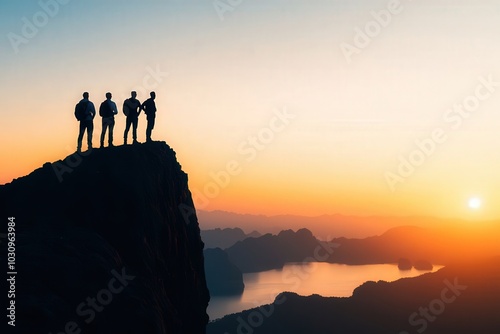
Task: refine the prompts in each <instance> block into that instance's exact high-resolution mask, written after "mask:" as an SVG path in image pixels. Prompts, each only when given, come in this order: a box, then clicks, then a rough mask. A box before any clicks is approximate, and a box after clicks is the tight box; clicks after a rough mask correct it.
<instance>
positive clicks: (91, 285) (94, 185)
mask: <svg viewBox="0 0 500 334" xmlns="http://www.w3.org/2000/svg"><path fill="white" fill-rule="evenodd" d="M0 202H1V203H2V209H1V216H2V217H15V221H16V244H17V253H16V266H17V271H18V276H17V281H16V292H17V293H16V305H17V309H16V312H17V319H18V320H17V324H16V327H15V328H12V329H14V330H15V331H14V332H15V333H60V332H68V331H70V332H75V333H76V332H79V331H78V330H81V333H121V334H124V333H134V334H136V333H158V334H165V333H205V328H206V324H207V322H208V315H207V313H206V307H207V305H208V301H209V293H208V290H207V286H206V281H205V273H204V261H203V247H204V245H203V242H202V241H201V238H200V229H199V226H198V222H197V217H196V214H195V212H194V210H193V209H192V208H193V201H192V198H191V193H190V191H189V189H188V186H187V175H186V174H185V173H184V172H183V171H182V170H181V166H180V165H179V163H178V162H177V160H176V157H175V152H174V151H173V150H172V149H171V148H170V147H169V146H168V145H167V144H166V143H164V142H152V143H148V144H142V145H133V146H120V147H114V148H106V149H94V150H93V151H91V152H87V153H85V155H83V154H76V153H75V154H73V155H71V156H69V157H67V158H66V159H64V160H61V161H57V162H54V163H46V164H45V165H44V166H43V167H42V168H40V169H37V170H35V171H34V172H32V173H31V174H30V175H28V176H26V177H22V178H19V179H16V180H14V181H13V182H12V183H9V184H7V185H3V186H0ZM6 232H7V231H6V225H5V224H2V230H1V233H6ZM4 241H5V240H4V239H2V243H1V247H2V251H1V254H2V263H4V264H5V261H6V260H5V254H7V251H6V243H5V242H4ZM2 282H3V283H2V284H3V285H2V291H7V287H5V286H4V284H6V282H5V280H2ZM68 328H69V329H68Z"/></svg>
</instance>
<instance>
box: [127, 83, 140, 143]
mask: <svg viewBox="0 0 500 334" xmlns="http://www.w3.org/2000/svg"><path fill="white" fill-rule="evenodd" d="M130 95H131V97H130V98H129V99H126V100H125V102H123V113H124V114H125V116H127V125H126V126H125V133H124V134H123V139H124V140H123V144H124V145H127V137H128V130H130V125H132V139H133V140H134V141H133V143H134V144H138V143H139V142H138V141H137V125H138V123H139V115H140V113H141V102H139V100H137V99H136V97H137V93H136V92H131V93H130Z"/></svg>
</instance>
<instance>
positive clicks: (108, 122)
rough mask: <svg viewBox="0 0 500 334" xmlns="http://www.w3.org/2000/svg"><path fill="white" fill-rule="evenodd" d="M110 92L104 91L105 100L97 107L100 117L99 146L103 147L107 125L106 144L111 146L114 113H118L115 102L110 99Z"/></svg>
mask: <svg viewBox="0 0 500 334" xmlns="http://www.w3.org/2000/svg"><path fill="white" fill-rule="evenodd" d="M111 97H112V95H111V93H106V101H104V102H103V103H101V106H100V107H99V115H100V116H101V117H102V132H101V148H103V147H104V137H105V136H106V130H107V129H108V127H109V135H108V144H109V147H112V146H113V129H114V127H115V115H116V114H118V108H116V103H114V102H113V101H111Z"/></svg>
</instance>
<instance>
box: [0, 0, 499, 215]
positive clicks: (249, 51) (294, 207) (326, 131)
mask: <svg viewBox="0 0 500 334" xmlns="http://www.w3.org/2000/svg"><path fill="white" fill-rule="evenodd" d="M54 1H55V0H42V1H41V3H52V4H53V3H54ZM60 1H61V2H65V3H66V2H67V4H63V5H59V8H58V9H57V13H55V15H53V17H49V19H48V20H46V21H47V22H43V19H44V14H40V13H41V11H43V9H42V6H41V5H40V2H38V1H24V0H23V1H2V2H1V3H0V31H1V33H2V39H1V40H0V62H1V64H2V71H1V73H2V75H1V76H0V91H1V92H2V95H3V97H4V99H3V101H4V103H3V104H2V110H1V114H2V122H0V142H1V144H0V161H1V163H0V183H2V184H3V183H7V182H10V181H11V180H12V179H13V178H16V177H20V176H23V175H26V174H27V173H29V172H30V171H31V170H33V169H34V168H37V167H40V166H41V165H42V164H43V163H44V162H46V161H55V160H57V159H60V158H62V157H65V156H66V155H68V154H70V153H71V152H73V151H74V150H75V148H76V137H77V132H78V124H77V122H76V120H75V119H74V116H73V110H74V105H75V104H76V102H77V101H78V100H79V99H80V98H81V94H82V92H83V91H89V92H90V97H91V100H92V101H93V102H94V103H95V104H96V105H98V104H100V102H101V101H102V100H104V94H105V93H106V92H107V91H111V92H112V93H113V94H114V100H115V101H116V102H117V104H118V106H119V107H120V113H121V105H122V103H123V100H124V98H127V97H128V95H129V92H130V91H131V90H132V89H136V90H137V91H138V93H139V96H138V98H139V100H141V101H143V100H144V99H145V98H146V97H147V96H146V94H147V93H148V92H149V91H150V90H151V89H154V90H155V91H156V92H157V105H158V109H159V111H158V116H157V128H156V129H155V131H154V133H153V138H154V139H156V140H165V141H167V143H168V144H169V145H171V146H172V147H173V148H174V149H175V151H176V152H177V157H178V159H179V161H180V163H181V164H182V166H183V169H184V170H185V171H186V172H187V173H188V174H189V182H190V188H191V190H192V192H193V194H194V197H195V201H196V204H197V208H199V209H207V210H215V209H221V210H227V211H235V212H240V213H262V214H301V215H321V214H332V213H342V214H353V215H378V214H384V215H417V214H418V215H433V216H440V217H459V218H467V219H475V218H477V219H479V218H480V219H493V218H495V219H496V218H500V205H498V201H499V199H500V196H499V194H498V191H499V190H498V189H500V175H499V172H498V170H499V167H500V131H499V127H500V85H498V86H496V87H495V86H493V88H492V87H490V89H491V91H488V88H485V87H482V88H480V90H479V91H480V92H481V94H482V95H481V96H484V95H485V94H486V93H488V92H489V93H490V94H487V95H488V97H487V98H483V99H482V101H480V104H479V106H478V107H477V108H473V111H472V112H470V114H469V115H468V116H467V117H465V116H464V117H462V116H460V118H457V117H458V115H459V114H457V113H451V112H452V111H453V109H452V108H453V107H454V105H458V104H461V103H463V102H464V101H468V102H471V101H472V102H471V103H473V102H474V99H473V98H471V97H473V96H474V95H475V94H476V88H477V87H478V85H481V80H480V79H479V78H484V80H487V79H488V78H490V80H492V81H494V82H496V81H498V82H500V42H499V40H500V37H499V32H500V3H499V2H498V1H493V0H491V1H488V0H478V1H474V2H472V1H460V0H458V1H453V2H451V1H439V0H432V1H431V0H420V1H410V0H402V1H401V2H400V5H399V6H397V7H391V5H390V3H392V1H379V0H369V1H368V0H343V1H339V0H330V1H326V0H324V1H320V0H318V1H314V2H312V1H307V0H286V1H285V0H266V1H254V0H253V1H250V0H242V1H240V2H239V4H238V1H235V0H233V1H232V3H233V4H235V6H234V8H231V9H232V10H228V11H225V12H224V13H222V14H221V13H218V12H217V9H216V6H215V5H214V4H219V6H222V5H221V4H223V3H229V2H228V1H227V0H221V1H218V2H217V1H212V0H203V1H202V0H196V1H195V0H162V1H152V0H142V1H139V0H137V1H136V0H131V1H110V0H86V1H83V0H71V1H67V0H66V1H62V0H60ZM220 8H223V7H219V10H221V9H220ZM225 8H226V9H227V8H228V7H225ZM387 8H393V9H394V8H397V10H394V13H393V14H391V15H390V18H388V17H387V16H385V17H384V18H385V19H386V20H387V24H384V25H385V26H384V27H381V28H380V29H379V31H378V30H377V27H380V25H378V26H377V24H375V25H374V24H373V21H374V16H373V14H372V12H377V13H380V11H387ZM396 12H397V13H396ZM386 13H387V12H386ZM219 14H220V15H219ZM221 15H222V17H223V18H224V19H223V20H222V19H221ZM23 18H26V20H27V21H29V22H33V20H34V18H35V19H38V23H40V22H41V24H40V25H41V27H39V28H38V32H37V33H36V34H33V32H31V33H32V35H33V36H29V38H26V40H25V41H26V42H27V43H23V44H21V45H19V46H18V51H19V52H16V50H15V48H14V47H13V44H12V42H11V40H10V39H12V36H14V35H13V34H16V35H18V36H23V26H24V25H25V22H26V20H25V21H23ZM40 20H41V21H40ZM389 21H390V22H389ZM367 24H368V26H367ZM366 27H368V28H369V29H372V30H370V31H369V34H370V35H372V37H370V42H369V43H367V44H368V45H362V47H359V48H358V50H357V53H356V54H353V55H352V57H351V59H350V60H351V61H350V62H349V61H348V60H347V58H346V57H345V55H344V53H343V51H342V46H344V48H345V45H346V43H348V44H350V45H356V44H355V39H356V34H357V32H358V31H359V30H357V28H359V29H361V30H365V28H366ZM373 29H375V30H373ZM24 30H25V32H26V29H24ZM359 40H360V38H359V37H358V39H357V42H359ZM343 43H344V44H343ZM360 45H361V44H359V43H358V46H360ZM151 72H156V73H157V74H156V75H155V76H156V79H155V78H154V76H151V75H150V73H151ZM158 73H159V74H158ZM167 73H168V75H167ZM476 101H477V100H476ZM450 108H451V109H452V111H451V112H450V111H449V110H450ZM280 113H281V114H283V113H288V114H290V115H291V116H290V118H288V119H287V120H285V121H281V120H280V119H279V118H276V117H278V116H277V115H279V114H280ZM292 117H293V118H292ZM445 117H447V118H445ZM96 120H97V122H95V124H96V127H95V132H94V146H98V136H99V134H100V129H101V126H100V119H96ZM124 123H125V122H124V116H123V115H122V114H120V116H119V117H118V118H117V125H116V127H115V138H116V139H115V143H116V144H121V143H122V131H123V129H124ZM145 123H146V121H145V118H144V116H142V117H141V119H140V121H139V133H140V136H139V140H140V141H144V139H145ZM436 129H441V130H442V136H441V137H443V136H444V137H445V138H446V141H444V142H442V143H438V144H436V148H435V149H433V150H432V151H433V154H431V155H430V156H428V157H425V158H424V159H423V161H422V163H421V165H419V166H416V167H415V170H414V171H413V172H412V173H411V175H406V176H405V177H404V180H405V182H404V183H397V184H395V185H394V187H392V188H391V187H390V186H389V184H388V182H387V180H386V175H387V173H388V172H390V173H394V174H396V173H398V166H399V165H400V157H404V158H406V159H409V158H410V156H412V154H413V158H415V159H416V158H418V153H415V151H416V150H417V149H418V147H417V145H416V144H415V141H417V140H419V141H424V142H425V140H426V139H428V138H431V136H432V133H433V132H434V131H435V130H436ZM259 135H260V139H258V141H257V142H255V140H254V139H252V138H255V137H258V138H259ZM415 161H417V160H415ZM228 164H229V165H230V166H229V167H230V169H232V170H231V171H232V172H233V174H234V175H230V176H229V178H228V177H227V175H225V177H223V175H222V174H224V173H222V174H221V171H225V170H226V169H227V167H228ZM235 164H237V167H235ZM419 164H420V161H419ZM211 173H216V174H218V175H219V177H220V180H219V185H216V183H214V182H213V177H212V176H211ZM474 196H477V197H479V198H481V199H482V207H481V209H479V210H471V209H470V208H468V206H467V201H468V200H469V198H471V197H474Z"/></svg>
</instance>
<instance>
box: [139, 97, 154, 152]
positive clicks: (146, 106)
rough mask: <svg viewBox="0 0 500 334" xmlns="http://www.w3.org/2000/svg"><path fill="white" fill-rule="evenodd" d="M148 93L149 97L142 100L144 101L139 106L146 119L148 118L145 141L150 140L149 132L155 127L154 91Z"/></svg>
mask: <svg viewBox="0 0 500 334" xmlns="http://www.w3.org/2000/svg"><path fill="white" fill-rule="evenodd" d="M149 95H150V96H151V98H149V99H147V100H146V101H144V103H143V104H142V106H141V108H142V109H143V110H144V113H145V114H146V119H147V120H148V125H147V127H146V141H147V142H150V141H151V132H152V131H153V129H154V127H155V118H156V103H155V98H156V93H155V92H151V93H150V94H149Z"/></svg>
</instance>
